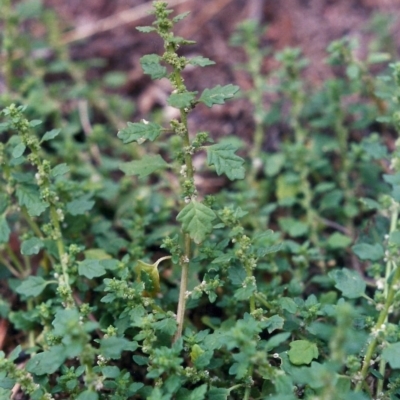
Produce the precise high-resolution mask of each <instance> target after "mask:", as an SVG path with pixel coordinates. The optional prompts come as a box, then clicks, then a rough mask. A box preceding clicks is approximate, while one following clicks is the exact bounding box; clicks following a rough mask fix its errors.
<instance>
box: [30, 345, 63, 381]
mask: <svg viewBox="0 0 400 400" xmlns="http://www.w3.org/2000/svg"><path fill="white" fill-rule="evenodd" d="M65 359H66V356H65V349H64V346H62V345H58V346H53V347H52V348H51V349H50V350H47V351H43V352H42V353H39V354H36V355H35V356H33V357H32V358H31V359H30V360H29V361H28V363H27V364H26V367H25V368H26V370H27V371H28V372H30V373H32V374H35V375H49V374H52V373H53V372H56V371H57V370H58V368H60V367H61V365H62V364H63V363H64V361H65Z"/></svg>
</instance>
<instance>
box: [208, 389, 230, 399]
mask: <svg viewBox="0 0 400 400" xmlns="http://www.w3.org/2000/svg"><path fill="white" fill-rule="evenodd" d="M229 393H230V392H229V390H228V389H224V388H213V387H211V388H210V390H209V391H208V393H207V400H227V399H228V396H229Z"/></svg>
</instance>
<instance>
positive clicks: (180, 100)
mask: <svg viewBox="0 0 400 400" xmlns="http://www.w3.org/2000/svg"><path fill="white" fill-rule="evenodd" d="M196 93H197V92H184V93H173V94H171V96H169V99H168V104H169V105H170V106H171V107H175V108H185V107H188V108H189V107H191V105H192V102H193V100H194V99H195V97H196Z"/></svg>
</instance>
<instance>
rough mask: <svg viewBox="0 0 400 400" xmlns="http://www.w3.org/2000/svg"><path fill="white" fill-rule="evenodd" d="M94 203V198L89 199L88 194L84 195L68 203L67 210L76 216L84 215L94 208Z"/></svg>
mask: <svg viewBox="0 0 400 400" xmlns="http://www.w3.org/2000/svg"><path fill="white" fill-rule="evenodd" d="M94 203H95V202H94V200H89V197H88V195H84V196H81V197H80V198H78V199H75V200H73V201H70V202H69V203H67V211H68V212H69V213H70V214H71V215H74V216H75V215H82V214H85V212H87V211H90V210H91V209H92V208H93V206H94Z"/></svg>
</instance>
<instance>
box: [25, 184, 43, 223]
mask: <svg viewBox="0 0 400 400" xmlns="http://www.w3.org/2000/svg"><path fill="white" fill-rule="evenodd" d="M17 198H18V203H19V205H20V206H25V207H26V209H27V210H28V213H29V215H30V216H31V217H38V216H39V215H41V214H42V213H43V211H44V210H46V208H47V207H48V204H47V203H45V202H44V201H42V200H41V199H40V195H39V191H38V189H37V188H36V187H35V186H32V185H18V187H17Z"/></svg>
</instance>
